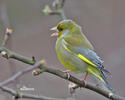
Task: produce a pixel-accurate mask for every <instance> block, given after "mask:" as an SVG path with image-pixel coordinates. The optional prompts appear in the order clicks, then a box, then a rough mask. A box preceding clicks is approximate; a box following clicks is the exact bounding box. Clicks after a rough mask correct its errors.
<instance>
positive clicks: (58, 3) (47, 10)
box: [43, 0, 67, 20]
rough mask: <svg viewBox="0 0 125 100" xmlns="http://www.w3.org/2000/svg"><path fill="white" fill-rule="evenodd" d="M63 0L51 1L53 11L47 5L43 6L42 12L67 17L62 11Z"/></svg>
mask: <svg viewBox="0 0 125 100" xmlns="http://www.w3.org/2000/svg"><path fill="white" fill-rule="evenodd" d="M64 3H65V0H62V1H60V0H54V1H53V7H54V8H55V11H53V10H52V9H50V7H49V6H48V5H46V6H45V8H44V9H43V13H44V14H46V15H58V16H60V17H61V18H62V19H63V20H65V19H67V18H66V16H65V13H64V11H63V6H64Z"/></svg>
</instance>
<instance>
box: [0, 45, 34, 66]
mask: <svg viewBox="0 0 125 100" xmlns="http://www.w3.org/2000/svg"><path fill="white" fill-rule="evenodd" d="M0 53H1V54H2V56H3V57H5V58H7V59H9V58H13V59H15V60H18V61H21V62H24V63H26V64H29V65H34V64H35V60H33V59H29V58H27V57H24V56H22V55H19V54H17V53H15V52H12V51H11V50H8V49H6V48H5V47H1V48H0Z"/></svg>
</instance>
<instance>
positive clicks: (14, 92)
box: [0, 86, 67, 100]
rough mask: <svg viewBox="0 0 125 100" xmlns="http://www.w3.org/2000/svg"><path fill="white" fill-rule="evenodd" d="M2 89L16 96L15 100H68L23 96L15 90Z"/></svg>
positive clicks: (3, 87)
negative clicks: (22, 99) (21, 99)
mask: <svg viewBox="0 0 125 100" xmlns="http://www.w3.org/2000/svg"><path fill="white" fill-rule="evenodd" d="M0 89H1V90H2V91H4V92H6V93H9V94H11V95H13V96H14V98H16V99H19V98H24V99H34V100H67V99H60V98H50V97H46V96H37V95H31V94H26V93H25V94H23V93H20V92H16V91H15V90H13V89H11V88H8V87H5V86H2V87H0Z"/></svg>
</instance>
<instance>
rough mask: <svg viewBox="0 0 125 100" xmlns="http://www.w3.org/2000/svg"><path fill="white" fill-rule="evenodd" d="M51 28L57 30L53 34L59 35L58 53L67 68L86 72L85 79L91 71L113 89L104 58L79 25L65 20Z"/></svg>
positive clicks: (76, 71)
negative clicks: (108, 80) (107, 75)
mask: <svg viewBox="0 0 125 100" xmlns="http://www.w3.org/2000/svg"><path fill="white" fill-rule="evenodd" d="M51 30H56V31H57V32H56V33H53V34H52V36H57V41H56V53H57V56H58V59H59V61H60V62H61V64H62V65H64V67H65V68H66V69H68V70H71V71H72V72H75V73H84V72H86V76H85V78H84V79H86V77H87V74H88V73H90V74H92V75H94V76H95V77H97V78H98V79H99V80H100V81H101V82H102V83H104V84H105V86H106V87H107V88H108V89H111V88H110V85H109V83H108V82H107V80H106V77H105V75H104V73H105V74H110V72H109V71H108V70H106V69H105V68H104V66H103V65H102V63H103V61H102V59H101V58H100V57H99V56H98V55H97V53H96V52H95V50H94V48H93V46H92V44H91V43H90V42H89V40H88V39H87V38H86V36H85V35H84V34H83V32H82V30H81V27H80V26H79V25H77V24H76V23H75V22H74V21H72V20H63V21H61V22H59V24H58V25H57V26H56V27H54V28H52V29H51Z"/></svg>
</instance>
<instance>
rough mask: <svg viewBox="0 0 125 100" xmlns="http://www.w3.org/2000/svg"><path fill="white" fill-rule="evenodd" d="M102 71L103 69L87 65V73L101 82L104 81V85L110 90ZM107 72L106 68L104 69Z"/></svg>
mask: <svg viewBox="0 0 125 100" xmlns="http://www.w3.org/2000/svg"><path fill="white" fill-rule="evenodd" d="M104 72H105V71H103V70H100V69H97V68H94V67H91V66H90V67H88V73H90V74H92V75H94V76H95V77H97V78H98V79H99V80H100V81H101V82H102V83H104V85H105V86H106V87H107V88H108V89H109V90H112V88H111V87H110V85H109V83H108V81H107V79H106V77H105V75H104ZM106 72H107V70H106Z"/></svg>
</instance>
